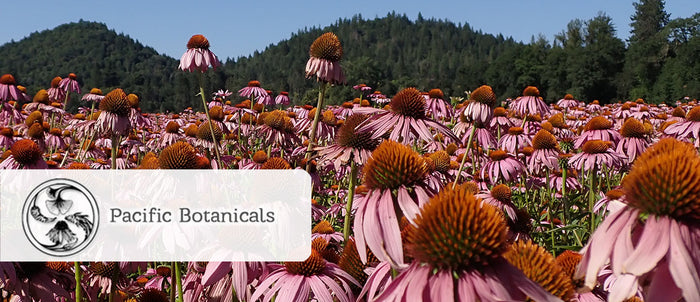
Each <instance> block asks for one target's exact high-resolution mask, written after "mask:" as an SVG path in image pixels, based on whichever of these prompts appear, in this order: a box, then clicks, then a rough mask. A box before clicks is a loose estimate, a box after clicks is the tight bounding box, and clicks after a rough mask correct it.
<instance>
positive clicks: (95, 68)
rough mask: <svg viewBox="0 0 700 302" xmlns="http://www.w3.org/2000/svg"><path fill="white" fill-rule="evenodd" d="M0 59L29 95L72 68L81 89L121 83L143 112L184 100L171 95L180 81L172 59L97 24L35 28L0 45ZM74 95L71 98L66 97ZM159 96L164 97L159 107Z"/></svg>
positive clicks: (2, 67) (3, 69) (3, 68)
mask: <svg viewBox="0 0 700 302" xmlns="http://www.w3.org/2000/svg"><path fill="white" fill-rule="evenodd" d="M0 58H2V60H1V61H0V71H1V72H2V73H11V74H13V75H14V76H15V78H16V79H17V81H18V83H19V84H21V85H24V86H25V87H27V89H28V92H29V93H30V94H31V95H33V94H34V93H36V91H38V90H39V89H45V88H48V87H50V84H51V79H53V78H54V77H55V76H61V77H66V76H67V75H68V73H71V72H72V73H75V74H76V75H77V76H78V82H79V83H80V84H81V90H82V92H83V93H87V92H88V91H89V90H90V89H91V88H93V87H97V88H101V89H102V90H103V91H104V93H107V92H108V91H110V90H111V89H112V88H116V87H121V88H124V89H125V90H126V91H128V92H134V93H137V94H139V95H140V96H141V98H142V100H144V102H143V104H142V107H143V109H144V110H162V109H171V110H181V108H175V106H173V107H172V108H167V107H168V104H169V103H172V105H174V104H175V103H178V102H180V103H183V102H185V99H183V97H182V96H180V98H179V99H178V98H177V95H178V94H177V93H174V92H176V85H175V84H176V83H178V82H183V81H184V82H186V79H184V78H182V75H177V73H176V72H175V71H176V70H177V64H178V62H177V61H176V60H175V59H173V58H170V57H167V56H162V55H159V54H158V52H156V51H155V50H154V49H153V48H150V47H146V46H144V45H142V44H141V43H139V42H137V41H134V40H133V39H131V38H130V37H129V36H126V35H123V34H117V33H116V32H114V31H113V30H110V29H108V28H107V26H106V25H104V24H101V23H94V22H86V21H82V20H81V21H79V22H77V23H69V24H64V25H61V26H58V27H56V28H54V29H52V30H44V31H41V32H35V33H33V34H31V35H30V36H29V37H27V38H25V39H23V40H21V41H19V42H13V43H7V44H5V45H3V46H2V47H0ZM190 94H194V93H190ZM78 99H79V97H78V96H74V97H73V98H72V99H71V100H72V101H73V100H78ZM162 100H170V101H168V102H165V103H164V104H163V105H164V106H160V104H159V103H160V102H161V101H162ZM77 103H78V102H77V101H73V103H72V104H73V105H77ZM69 104H70V103H69ZM71 107H73V106H71Z"/></svg>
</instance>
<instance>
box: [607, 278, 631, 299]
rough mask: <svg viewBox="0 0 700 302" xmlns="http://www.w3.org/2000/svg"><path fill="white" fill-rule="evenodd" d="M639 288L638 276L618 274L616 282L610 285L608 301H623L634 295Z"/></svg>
mask: <svg viewBox="0 0 700 302" xmlns="http://www.w3.org/2000/svg"><path fill="white" fill-rule="evenodd" d="M638 288H639V285H638V283H637V276H634V275H629V274H624V275H618V276H617V279H615V283H613V285H612V286H611V287H610V294H609V295H608V301H609V302H622V301H624V300H626V299H628V298H631V297H632V296H634V294H635V293H636V292H637V289H638Z"/></svg>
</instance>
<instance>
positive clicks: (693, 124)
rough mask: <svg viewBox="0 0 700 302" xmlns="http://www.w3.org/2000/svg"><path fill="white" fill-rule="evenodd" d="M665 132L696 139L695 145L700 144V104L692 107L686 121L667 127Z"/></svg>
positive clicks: (685, 138)
mask: <svg viewBox="0 0 700 302" xmlns="http://www.w3.org/2000/svg"><path fill="white" fill-rule="evenodd" d="M664 133H665V134H668V135H673V136H674V137H676V138H678V139H682V140H687V141H690V139H694V140H695V146H700V106H695V107H693V108H692V109H690V110H689V111H688V113H687V114H686V116H685V120H684V121H680V122H678V123H675V124H673V125H670V126H668V127H666V129H665V130H664Z"/></svg>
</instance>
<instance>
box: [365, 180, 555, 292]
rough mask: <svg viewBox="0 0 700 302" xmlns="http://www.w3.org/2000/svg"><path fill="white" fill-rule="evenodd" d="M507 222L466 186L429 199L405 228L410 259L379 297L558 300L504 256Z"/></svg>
mask: <svg viewBox="0 0 700 302" xmlns="http://www.w3.org/2000/svg"><path fill="white" fill-rule="evenodd" d="M506 229H507V227H506V224H505V222H504V221H503V217H502V215H501V214H500V213H499V212H498V209H496V208H495V207H493V206H491V205H489V204H486V203H483V202H481V200H480V199H477V198H475V197H474V195H473V193H472V192H471V190H469V189H467V188H465V187H464V186H458V187H456V188H455V189H452V186H446V187H445V188H444V189H443V191H441V192H440V193H438V194H437V195H436V196H434V197H433V198H431V199H430V201H429V202H428V203H427V204H426V205H425V206H424V207H423V208H422V209H421V211H420V213H419V214H418V216H417V217H416V219H415V226H414V225H409V226H408V230H407V246H406V248H407V250H408V252H409V253H410V255H411V256H413V261H412V262H411V264H410V266H408V268H406V269H405V270H403V271H401V272H400V273H399V275H398V276H397V277H396V278H395V279H394V280H393V281H391V283H390V284H389V285H388V286H387V288H386V289H385V290H384V292H382V294H381V295H380V296H379V298H378V300H381V301H406V298H407V297H412V298H418V299H421V300H424V301H515V300H517V301H523V300H524V299H525V298H526V297H529V298H531V299H533V300H535V301H560V300H559V299H557V298H556V297H554V296H553V295H551V294H549V293H547V292H546V291H545V290H544V289H543V288H542V287H541V286H539V285H537V284H536V283H535V282H533V281H531V280H530V279H528V278H527V277H526V276H525V275H524V274H523V273H522V272H521V271H519V270H518V269H517V268H515V267H514V266H513V265H512V264H510V263H508V261H507V260H506V259H504V257H503V254H504V252H505V251H506Z"/></svg>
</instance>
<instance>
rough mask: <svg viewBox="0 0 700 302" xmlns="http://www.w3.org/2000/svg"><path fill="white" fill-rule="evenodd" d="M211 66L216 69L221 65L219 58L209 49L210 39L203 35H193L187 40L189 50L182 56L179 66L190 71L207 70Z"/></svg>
mask: <svg viewBox="0 0 700 302" xmlns="http://www.w3.org/2000/svg"><path fill="white" fill-rule="evenodd" d="M209 66H211V67H212V68H214V69H216V68H217V67H219V66H221V62H219V59H218V58H217V57H216V55H215V54H214V53H213V52H211V50H209V40H207V38H205V37H204V36H203V35H194V36H192V37H191V38H190V40H189V41H188V42H187V51H186V52H185V53H184V54H183V55H182V57H181V58H180V65H179V66H178V68H180V69H182V70H184V71H189V72H193V71H195V70H199V71H201V72H205V71H207V70H208V69H209Z"/></svg>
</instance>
